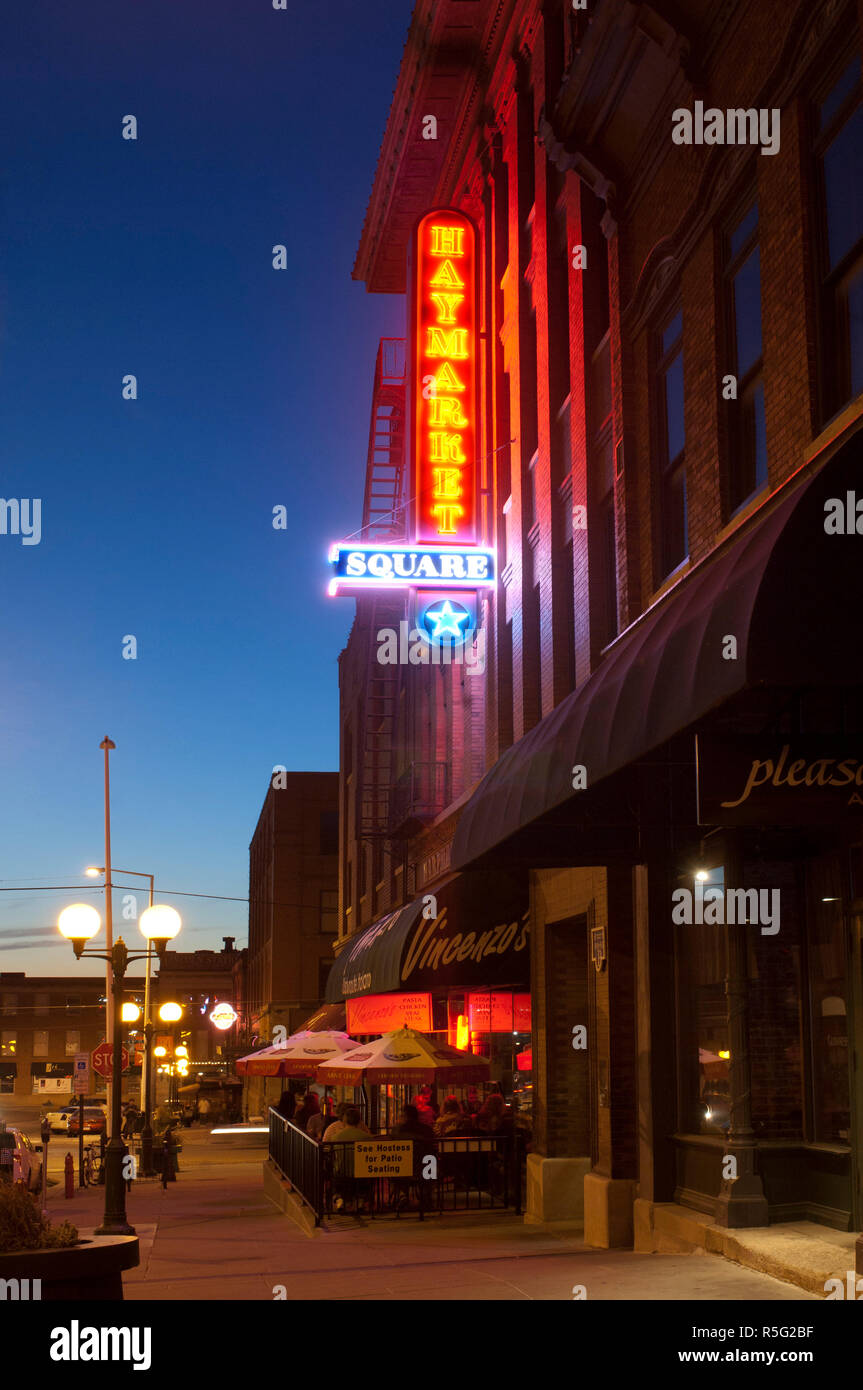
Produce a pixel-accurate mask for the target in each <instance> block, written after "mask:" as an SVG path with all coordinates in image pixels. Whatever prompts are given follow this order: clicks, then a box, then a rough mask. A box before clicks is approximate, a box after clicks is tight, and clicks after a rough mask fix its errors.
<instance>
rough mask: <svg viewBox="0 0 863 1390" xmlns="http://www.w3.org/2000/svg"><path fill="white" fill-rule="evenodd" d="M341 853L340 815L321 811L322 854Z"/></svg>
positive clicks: (335, 812)
mask: <svg viewBox="0 0 863 1390" xmlns="http://www.w3.org/2000/svg"><path fill="white" fill-rule="evenodd" d="M338 852H339V813H338V811H321V854H338Z"/></svg>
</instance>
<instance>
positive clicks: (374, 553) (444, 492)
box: [329, 208, 497, 645]
mask: <svg viewBox="0 0 863 1390" xmlns="http://www.w3.org/2000/svg"><path fill="white" fill-rule="evenodd" d="M477 266H478V237H477V230H476V227H475V226H474V223H473V222H472V221H471V219H470V218H469V217H467V216H466V215H465V214H464V213H462V212H458V211H456V210H455V209H454V208H440V209H438V210H437V211H435V212H429V213H426V215H425V216H424V217H422V218H420V220H419V222H418V223H417V225H416V228H415V230H414V235H413V241H412V257H411V265H410V271H409V275H408V288H409V294H410V310H411V323H410V350H409V362H410V372H409V380H408V385H407V400H406V406H407V413H408V415H409V426H408V430H407V441H408V447H409V460H410V472H409V478H410V497H411V512H410V515H411V522H410V527H409V534H408V538H407V539H406V540H405V541H403V542H402V543H401V544H387V545H372V544H368V543H367V542H365V541H358V542H356V543H351V542H349V541H341V542H337V543H336V544H335V545H333V546H332V547H331V549H330V557H329V558H330V562H331V564H332V566H333V569H334V577H333V578H332V579H331V580H330V584H329V592H330V594H340V593H358V592H362V591H363V590H368V589H402V590H410V591H412V596H411V607H412V609H413V610H414V611H415V614H416V616H417V618H418V626H419V627H420V629H421V630H422V631H423V634H424V635H427V637H428V640H429V641H430V642H432V643H442V642H446V643H448V644H452V645H456V644H458V643H460V642H462V643H463V642H464V640H465V636H466V633H467V630H468V622H467V620H468V619H469V620H470V621H469V628H470V630H473V629H474V628H475V626H476V622H477V603H476V591H477V590H479V589H481V588H483V587H485V586H489V585H494V584H495V583H496V579H497V576H496V574H495V553H494V551H493V550H490V549H487V548H486V547H484V546H483V545H481V544H480V537H481V534H482V530H481V525H480V516H479V485H478V478H479V465H478V443H479V439H480V434H479V427H478V419H477V412H478V407H479V386H478V379H479V378H478V362H479V330H478V324H479V310H478V283H477ZM441 590H448V591H450V593H451V595H452V597H451V598H449V597H448V595H447V594H445V593H442V592H441ZM462 590H472V591H473V595H472V597H471V598H468V599H466V600H465V602H462V603H459V601H458V599H457V597H456V596H457V594H458V593H460V592H461V591H462Z"/></svg>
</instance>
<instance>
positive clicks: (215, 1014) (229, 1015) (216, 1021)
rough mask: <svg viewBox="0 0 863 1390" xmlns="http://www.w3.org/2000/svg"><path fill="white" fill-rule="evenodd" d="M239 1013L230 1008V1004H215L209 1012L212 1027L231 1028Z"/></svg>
mask: <svg viewBox="0 0 863 1390" xmlns="http://www.w3.org/2000/svg"><path fill="white" fill-rule="evenodd" d="M238 1018H239V1014H238V1013H237V1012H236V1011H235V1010H234V1009H232V1008H231V1006H230V1004H217V1005H216V1007H215V1008H214V1009H213V1011H212V1013H211V1014H210V1022H211V1023H212V1025H213V1027H214V1028H220V1029H221V1030H222V1031H224V1030H225V1029H226V1028H233V1026H234V1024H235V1023H236V1021H237V1019H238Z"/></svg>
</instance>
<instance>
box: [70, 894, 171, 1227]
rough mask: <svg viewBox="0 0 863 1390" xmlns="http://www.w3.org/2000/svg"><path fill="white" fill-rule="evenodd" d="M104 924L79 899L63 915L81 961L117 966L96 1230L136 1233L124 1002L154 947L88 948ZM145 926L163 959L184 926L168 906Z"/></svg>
mask: <svg viewBox="0 0 863 1390" xmlns="http://www.w3.org/2000/svg"><path fill="white" fill-rule="evenodd" d="M150 914H152V916H150ZM148 917H149V921H148ZM100 926H101V921H100V918H99V914H98V912H97V911H96V909H95V908H93V907H90V905H89V904H84V903H76V904H74V905H73V906H72V907H67V908H66V909H65V910H64V911H63V912H61V914H60V921H59V927H60V931H61V932H62V934H63V936H65V937H66V938H67V940H69V941H70V942H71V943H72V949H73V950H74V952H75V957H76V959H77V960H80V959H81V958H82V956H89V957H91V958H94V959H97V960H104V961H107V962H108V964H109V965H110V967H111V991H112V998H113V1002H114V1010H113V1019H114V1037H113V1067H112V1072H113V1078H112V1079H113V1083H114V1084H113V1085H112V1087H111V1138H110V1141H109V1143H108V1147H107V1149H106V1151H105V1214H104V1216H103V1219H102V1224H101V1226H99V1227H97V1230H96V1234H97V1235H105V1236H133V1235H134V1234H135V1229H134V1227H133V1226H130V1225H129V1222H128V1220H127V1219H126V1184H125V1181H124V1179H123V1151H124V1148H125V1145H124V1144H123V1139H122V1136H121V1132H120V1131H121V1129H122V1125H123V1119H122V1086H121V1084H120V1077H121V1075H122V1071H123V1031H122V1021H121V1019H122V1008H121V1006H122V994H123V980H124V978H125V975H126V970H127V968H128V965H129V962H130V961H133V960H145V959H147V957H148V956H149V949H148V950H147V951H136V952H133V953H132V952H130V951H129V950H128V948H127V946H126V943H125V942H124V941H123V938H122V937H120V938H119V939H118V940H117V941H116V942H114V944H113V945H112V947H111V948H110V950H108V951H92V950H88V949H86V946H87V942H88V941H90V940H92V938H93V937H94V936H95V935H96V933H97V932H98V930H99V928H100ZM140 927H141V931H142V932H143V933H144V935H145V936H146V937H147V939H148V942H149V943H150V945H151V946H155V948H156V952H157V954H158V956H159V959H160V960H161V958H162V955H163V954H164V951H165V948H166V946H167V945H168V942H169V941H170V940H171V939H172V938H173V937H175V936H176V934H177V932H178V931H179V930H180V915H179V913H178V912H176V911H175V910H174V908H172V907H167V906H166V905H161V906H159V907H151V908H148V909H147V912H145V913H143V914H142V916H141V922H140ZM151 1145H152V1132H151ZM142 1147H143V1146H142ZM142 1157H143V1155H142ZM151 1157H152V1153H151Z"/></svg>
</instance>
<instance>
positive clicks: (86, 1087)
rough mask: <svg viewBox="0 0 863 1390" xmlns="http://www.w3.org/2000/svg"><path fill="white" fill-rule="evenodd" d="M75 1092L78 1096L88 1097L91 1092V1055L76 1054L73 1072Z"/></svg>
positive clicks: (87, 1053)
mask: <svg viewBox="0 0 863 1390" xmlns="http://www.w3.org/2000/svg"><path fill="white" fill-rule="evenodd" d="M72 1077H73V1086H72V1089H73V1092H74V1094H75V1095H76V1096H86V1095H87V1094H88V1093H89V1091H90V1054H89V1052H76V1053H75V1066H74V1070H73V1072H72Z"/></svg>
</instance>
